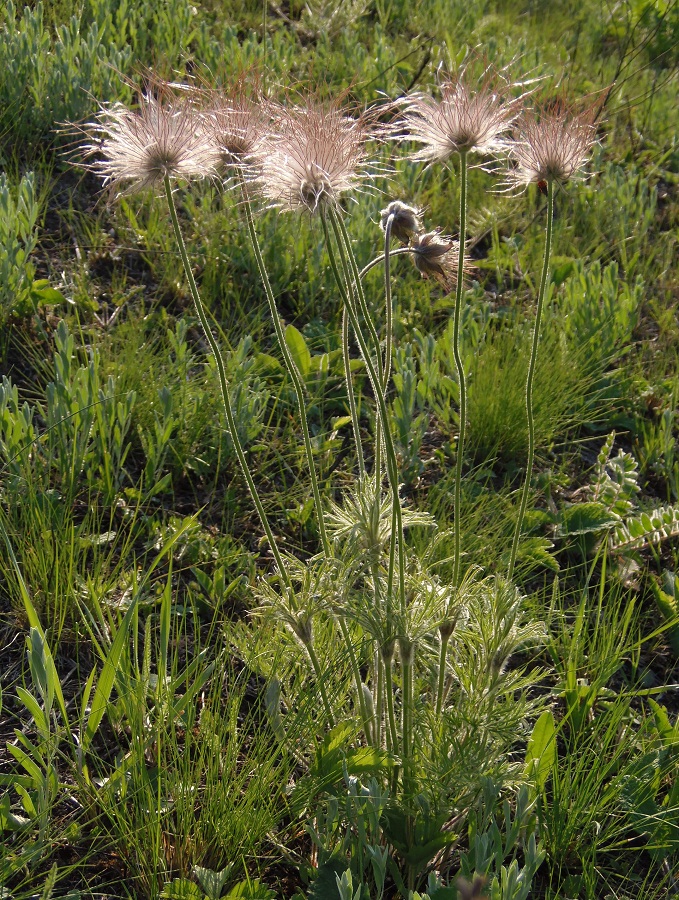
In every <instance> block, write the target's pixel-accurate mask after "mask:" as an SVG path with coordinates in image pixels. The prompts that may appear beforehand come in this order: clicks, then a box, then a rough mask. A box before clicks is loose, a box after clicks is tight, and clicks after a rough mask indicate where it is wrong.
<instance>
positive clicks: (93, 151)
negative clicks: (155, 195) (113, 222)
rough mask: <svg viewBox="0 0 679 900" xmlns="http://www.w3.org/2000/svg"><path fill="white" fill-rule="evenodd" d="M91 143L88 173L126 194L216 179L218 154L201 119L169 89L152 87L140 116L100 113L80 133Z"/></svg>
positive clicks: (117, 109)
mask: <svg viewBox="0 0 679 900" xmlns="http://www.w3.org/2000/svg"><path fill="white" fill-rule="evenodd" d="M80 130H81V131H82V132H83V133H84V134H85V135H86V136H87V138H88V139H89V143H88V144H86V145H85V147H84V151H85V155H86V156H94V155H96V156H97V157H98V159H96V160H95V161H94V162H93V163H91V164H89V168H90V169H92V170H93V171H94V172H96V173H97V174H99V175H101V176H102V177H103V178H104V180H105V183H107V184H108V185H110V186H112V187H114V188H118V187H121V186H122V185H126V191H127V192H128V193H129V192H130V191H133V190H142V189H144V188H148V187H153V186H154V185H157V184H158V183H159V182H162V181H163V179H164V178H165V177H166V176H168V177H169V178H171V179H190V178H203V177H206V176H209V175H213V174H214V172H215V169H216V165H217V163H218V154H217V151H216V147H215V144H214V142H213V141H212V140H211V137H210V134H209V133H208V131H207V129H206V128H205V124H204V121H203V119H202V118H201V116H200V115H199V114H198V111H197V109H196V108H195V106H194V105H193V104H192V103H191V102H190V100H189V99H188V98H187V97H182V96H180V95H179V94H178V93H176V92H174V91H172V90H171V87H170V86H169V85H166V84H163V83H161V82H152V83H150V84H149V85H147V88H146V90H145V91H144V92H143V93H142V95H141V97H140V100H139V107H138V109H137V110H130V109H127V108H126V107H124V106H122V105H120V104H116V105H115V106H112V107H107V108H103V109H101V111H100V112H99V114H98V115H97V118H96V121H94V122H92V123H90V124H89V125H85V126H83V127H82V128H81V129H80Z"/></svg>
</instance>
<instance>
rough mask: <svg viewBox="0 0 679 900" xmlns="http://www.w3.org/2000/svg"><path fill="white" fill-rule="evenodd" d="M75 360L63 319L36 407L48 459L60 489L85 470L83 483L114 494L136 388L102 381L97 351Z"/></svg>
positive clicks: (111, 497) (110, 496) (120, 474)
mask: <svg viewBox="0 0 679 900" xmlns="http://www.w3.org/2000/svg"><path fill="white" fill-rule="evenodd" d="M86 352H87V362H85V361H84V360H83V362H82V363H79V362H78V358H77V354H76V348H75V340H74V337H73V335H72V334H70V333H69V331H68V327H67V325H66V323H65V322H64V321H62V322H60V323H59V327H58V328H57V332H56V335H55V354H54V379H53V380H52V381H51V382H50V383H49V384H48V385H47V388H46V402H45V404H38V407H37V408H38V411H39V413H40V415H41V417H42V418H43V419H44V421H45V423H46V425H47V446H48V447H49V449H50V459H52V460H55V461H56V468H57V474H58V477H59V480H60V484H61V487H62V489H64V490H67V491H70V490H73V489H74V488H75V487H76V485H77V482H78V479H79V478H80V476H81V475H82V474H83V473H85V475H86V478H87V480H88V483H89V484H90V485H91V486H92V487H97V488H99V489H101V490H103V491H104V494H105V496H106V500H107V502H112V501H113V500H114V499H115V495H116V492H117V491H118V490H119V489H120V487H121V485H122V483H123V481H124V479H125V477H126V473H125V469H124V464H125V459H126V457H127V454H128V452H129V449H130V442H129V439H128V432H129V430H130V426H131V423H132V412H133V409H134V405H135V402H136V394H135V392H134V391H129V392H127V393H126V394H119V391H118V387H117V383H116V380H115V379H114V378H113V377H112V376H109V378H108V379H107V380H106V382H103V381H102V378H101V372H100V364H99V354H98V352H97V351H96V350H93V349H89V350H87V351H86Z"/></svg>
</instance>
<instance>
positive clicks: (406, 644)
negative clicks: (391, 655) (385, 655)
mask: <svg viewBox="0 0 679 900" xmlns="http://www.w3.org/2000/svg"><path fill="white" fill-rule="evenodd" d="M398 649H399V651H400V654H401V662H402V663H403V665H404V666H412V664H413V663H414V662H415V642H414V641H411V640H410V638H409V637H405V636H403V637H400V638H399V639H398Z"/></svg>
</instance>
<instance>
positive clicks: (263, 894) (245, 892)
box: [225, 878, 276, 900]
mask: <svg viewBox="0 0 679 900" xmlns="http://www.w3.org/2000/svg"><path fill="white" fill-rule="evenodd" d="M275 896H276V895H275V894H274V892H273V891H272V890H270V889H269V888H268V887H267V886H266V885H265V884H262V882H261V881H259V879H257V878H256V879H255V880H254V881H250V880H249V879H247V880H245V881H240V882H239V883H238V884H237V885H236V886H235V887H233V888H231V890H230V891H229V893H228V894H227V895H226V898H225V900H274V897H275Z"/></svg>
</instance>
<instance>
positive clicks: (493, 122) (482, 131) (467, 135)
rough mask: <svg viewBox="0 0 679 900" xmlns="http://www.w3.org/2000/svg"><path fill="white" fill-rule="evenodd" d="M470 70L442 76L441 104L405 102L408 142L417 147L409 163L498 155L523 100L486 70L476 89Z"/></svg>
mask: <svg viewBox="0 0 679 900" xmlns="http://www.w3.org/2000/svg"><path fill="white" fill-rule="evenodd" d="M470 80H471V76H470V75H469V71H468V67H464V68H462V69H460V70H459V71H458V72H457V73H455V74H452V75H444V76H443V78H442V80H441V82H440V85H439V90H440V94H441V97H440V100H435V99H434V98H433V97H430V96H428V95H426V94H421V93H417V94H412V95H411V96H410V97H408V98H406V100H405V106H406V112H405V115H404V124H405V135H404V137H405V138H406V139H407V140H411V141H415V142H416V143H418V144H421V145H422V146H421V148H420V149H419V150H418V151H416V152H415V153H414V154H413V156H412V159H414V160H422V161H424V162H429V163H434V162H445V161H446V160H447V159H448V158H449V157H450V156H452V155H453V153H469V152H475V153H479V154H483V155H489V154H495V153H498V152H500V151H502V150H503V149H504V147H505V142H504V140H503V139H502V135H503V134H504V132H506V131H507V129H508V128H509V126H510V125H511V124H512V122H513V121H514V120H515V119H516V116H517V114H518V105H519V103H520V101H521V98H520V97H519V98H517V97H513V96H512V95H511V93H510V88H511V85H510V84H509V83H508V82H507V81H506V80H505V79H504V78H503V77H502V76H501V75H500V74H499V73H497V72H496V71H495V70H493V69H491V68H486V69H485V71H484V72H483V74H482V75H481V78H480V79H479V81H478V84H477V86H476V87H475V88H473V87H471V86H470V83H469V82H470Z"/></svg>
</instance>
